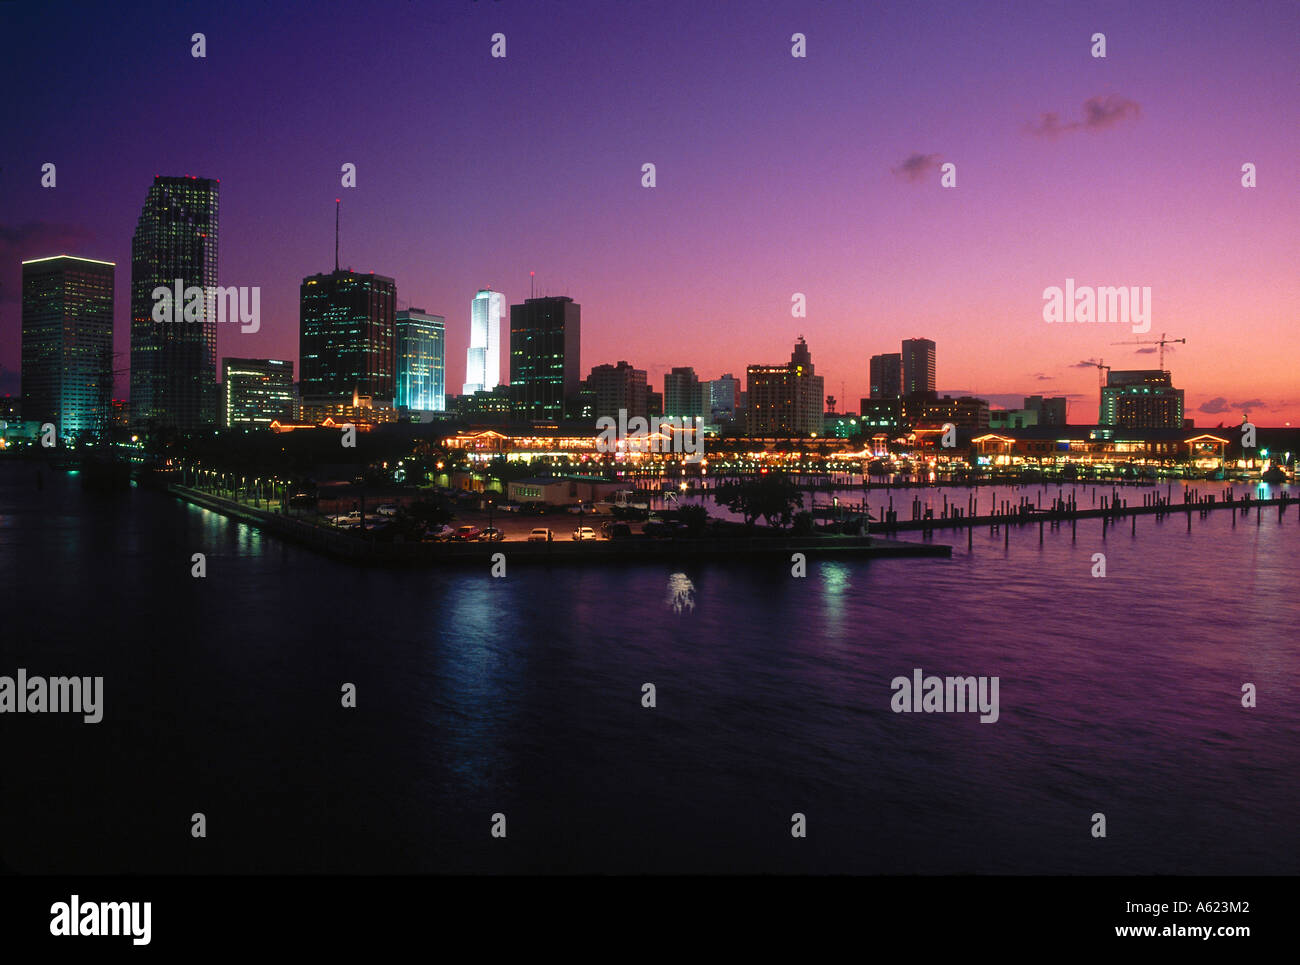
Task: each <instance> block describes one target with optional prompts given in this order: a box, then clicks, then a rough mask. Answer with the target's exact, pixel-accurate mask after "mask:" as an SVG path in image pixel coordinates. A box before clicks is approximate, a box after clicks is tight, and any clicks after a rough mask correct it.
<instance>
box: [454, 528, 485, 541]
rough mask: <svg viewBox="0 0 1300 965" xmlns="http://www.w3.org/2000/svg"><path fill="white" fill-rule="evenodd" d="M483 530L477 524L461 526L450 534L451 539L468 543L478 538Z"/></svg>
mask: <svg viewBox="0 0 1300 965" xmlns="http://www.w3.org/2000/svg"><path fill="white" fill-rule="evenodd" d="M482 533H483V531H482V530H481V529H479V528H478V527H477V526H462V527H460V529H458V530H456V532H455V533H453V534H452V537H451V538H452V540H453V541H454V542H457V543H468V542H471V541H473V540H476V539H478V538H479V536H480V535H482Z"/></svg>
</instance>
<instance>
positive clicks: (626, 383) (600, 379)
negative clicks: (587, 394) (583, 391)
mask: <svg viewBox="0 0 1300 965" xmlns="http://www.w3.org/2000/svg"><path fill="white" fill-rule="evenodd" d="M586 387H587V388H588V389H589V390H591V391H592V392H594V393H595V395H596V402H595V418H597V419H600V418H604V417H606V416H608V417H609V418H611V419H617V418H618V413H619V410H620V409H625V410H626V411H627V417H628V418H629V419H631V418H632V417H633V416H641V417H642V418H646V417H647V416H649V415H650V411H649V409H648V408H647V402H648V400H647V391H648V390H647V387H646V372H645V369H637V368H633V367H632V366H631V365H630V364H629V363H627V362H619V363H618V364H617V365H610V364H608V363H606V364H604V365H597V366H596V367H595V368H594V369H592V370H591V374H590V375H588V376H587V381H586Z"/></svg>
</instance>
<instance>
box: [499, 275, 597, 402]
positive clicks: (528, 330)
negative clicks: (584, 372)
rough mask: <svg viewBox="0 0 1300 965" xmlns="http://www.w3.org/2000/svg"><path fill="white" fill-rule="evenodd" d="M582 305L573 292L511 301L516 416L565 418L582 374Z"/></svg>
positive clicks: (512, 379) (511, 369) (513, 384)
mask: <svg viewBox="0 0 1300 965" xmlns="http://www.w3.org/2000/svg"><path fill="white" fill-rule="evenodd" d="M581 328H582V306H581V305H578V304H576V303H575V302H574V301H573V299H572V298H568V297H567V296H563V295H559V296H549V297H545V298H527V299H525V300H524V303H523V304H522V305H511V306H510V387H511V401H512V403H513V406H514V414H515V416H516V418H518V419H522V420H524V421H533V420H547V421H549V420H559V419H562V418H564V412H565V401H566V400H567V399H569V398H570V397H572V396H576V395H577V393H578V389H579V383H580V381H581V376H580V375H579V368H578V367H579V365H580V364H581V359H580V354H581Z"/></svg>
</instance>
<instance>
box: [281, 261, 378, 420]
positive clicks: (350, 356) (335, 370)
mask: <svg viewBox="0 0 1300 965" xmlns="http://www.w3.org/2000/svg"><path fill="white" fill-rule="evenodd" d="M396 306H397V283H396V282H394V281H393V279H391V278H388V277H386V276H384V275H376V274H374V273H373V272H372V273H369V274H361V273H360V272H355V271H350V270H347V269H335V270H334V271H333V272H332V273H330V274H328V275H326V274H320V275H310V276H308V277H307V278H304V279H303V280H302V286H301V288H300V289H299V313H300V328H299V331H298V346H299V365H300V367H301V368H300V374H299V381H298V392H299V396H300V399H301V401H302V405H303V408H304V410H307V409H312V410H315V409H316V408H317V407H320V406H326V407H328V406H337V405H341V404H351V403H352V400H354V399H356V398H366V399H370V400H371V401H372V402H373V403H374V404H375V405H383V406H391V405H392V404H393V397H394V395H395V394H396V388H397V379H396V375H395V370H396V345H395V337H394V328H395V323H396V319H395V317H394V315H395V312H396ZM306 417H307V415H306V412H304V418H306Z"/></svg>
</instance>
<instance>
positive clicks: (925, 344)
mask: <svg viewBox="0 0 1300 965" xmlns="http://www.w3.org/2000/svg"><path fill="white" fill-rule="evenodd" d="M902 356H903V395H905V396H906V395H917V394H919V393H922V392H934V391H935V380H934V342H932V341H930V339H928V338H908V339H904V340H903V352H902Z"/></svg>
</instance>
